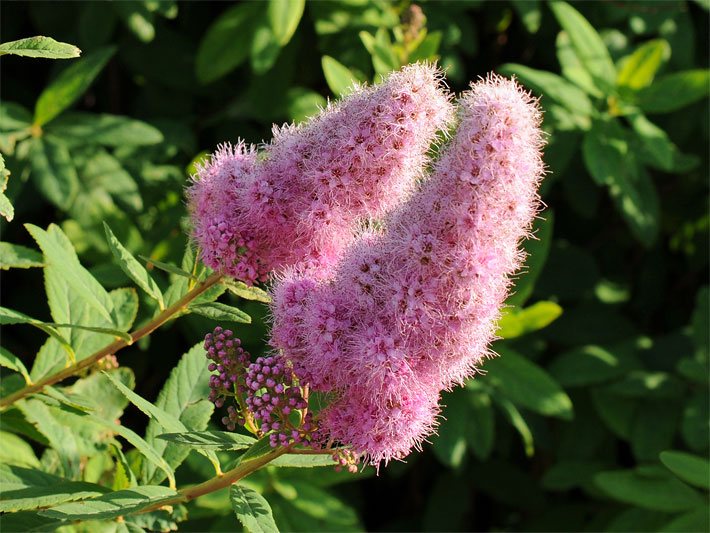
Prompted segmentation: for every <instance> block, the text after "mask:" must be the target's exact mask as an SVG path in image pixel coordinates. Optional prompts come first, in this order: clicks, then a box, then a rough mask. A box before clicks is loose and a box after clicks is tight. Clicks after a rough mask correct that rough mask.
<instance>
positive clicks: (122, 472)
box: [111, 443, 138, 490]
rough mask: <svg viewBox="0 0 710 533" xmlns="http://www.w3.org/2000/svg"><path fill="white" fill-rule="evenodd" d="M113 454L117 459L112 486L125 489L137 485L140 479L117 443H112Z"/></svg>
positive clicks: (115, 488)
mask: <svg viewBox="0 0 710 533" xmlns="http://www.w3.org/2000/svg"><path fill="white" fill-rule="evenodd" d="M111 454H112V455H113V456H114V457H115V459H116V470H115V472H114V475H113V484H112V485H111V488H113V490H123V489H128V488H130V487H135V486H137V485H138V481H137V480H136V475H135V474H134V473H133V470H132V469H131V465H130V464H128V460H127V459H126V456H125V455H123V452H122V451H121V449H120V448H119V447H118V446H117V445H116V444H115V443H113V444H112V445H111Z"/></svg>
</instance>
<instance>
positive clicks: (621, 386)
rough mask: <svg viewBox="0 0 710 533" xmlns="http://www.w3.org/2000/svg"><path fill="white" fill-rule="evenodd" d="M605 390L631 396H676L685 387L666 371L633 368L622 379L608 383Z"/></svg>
mask: <svg viewBox="0 0 710 533" xmlns="http://www.w3.org/2000/svg"><path fill="white" fill-rule="evenodd" d="M607 390H608V391H610V392H613V393H614V394H617V395H619V396H629V397H633V398H642V399H647V398H677V397H680V396H682V395H683V393H684V392H685V387H684V385H683V383H682V382H681V380H680V379H678V378H677V377H675V376H673V375H672V374H669V373H667V372H648V371H644V370H634V371H632V372H630V373H628V374H627V375H626V376H625V377H624V379H623V380H620V381H617V382H616V383H613V384H612V385H609V386H608V387H607Z"/></svg>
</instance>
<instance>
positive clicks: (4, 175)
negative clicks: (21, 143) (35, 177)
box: [0, 154, 15, 222]
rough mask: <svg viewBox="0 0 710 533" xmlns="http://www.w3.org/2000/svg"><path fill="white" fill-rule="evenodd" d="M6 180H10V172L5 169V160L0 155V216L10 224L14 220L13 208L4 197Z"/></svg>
mask: <svg viewBox="0 0 710 533" xmlns="http://www.w3.org/2000/svg"><path fill="white" fill-rule="evenodd" d="M8 179H10V171H9V170H7V168H5V159H4V158H3V156H2V154H0V215H1V216H3V217H4V218H5V220H7V221H8V222H10V221H12V219H13V218H15V208H14V207H13V206H12V202H10V199H9V198H8V197H7V196H5V190H6V189H7V181H8Z"/></svg>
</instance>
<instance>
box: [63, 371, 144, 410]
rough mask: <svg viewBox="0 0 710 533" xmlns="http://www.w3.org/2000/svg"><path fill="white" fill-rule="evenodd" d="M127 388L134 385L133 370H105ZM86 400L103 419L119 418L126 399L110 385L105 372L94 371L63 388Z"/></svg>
mask: <svg viewBox="0 0 710 533" xmlns="http://www.w3.org/2000/svg"><path fill="white" fill-rule="evenodd" d="M107 373H108V374H111V375H112V376H113V377H114V378H115V379H117V380H119V381H121V383H123V384H124V385H126V386H127V387H129V388H131V389H132V388H133V387H134V386H135V376H134V375H133V371H132V370H131V369H130V368H127V367H120V368H115V369H113V370H109V371H108V372H107ZM65 390H67V391H69V392H71V393H72V394H74V395H78V396H80V397H81V398H84V399H85V400H86V401H88V402H89V403H90V404H91V406H92V407H93V409H94V411H93V412H94V414H95V415H97V416H100V417H101V418H103V419H105V420H117V419H119V418H121V415H122V414H123V410H124V409H125V408H126V406H127V405H128V400H127V399H126V397H125V396H124V395H123V394H121V393H120V392H119V391H118V390H116V388H115V387H114V386H113V385H111V382H110V381H109V379H108V377H106V374H104V373H102V372H95V373H93V374H90V375H88V376H86V377H84V378H81V379H79V380H77V381H76V382H75V383H74V384H73V385H72V386H71V388H69V389H65Z"/></svg>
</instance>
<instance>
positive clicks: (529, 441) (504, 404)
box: [494, 395, 535, 457]
mask: <svg viewBox="0 0 710 533" xmlns="http://www.w3.org/2000/svg"><path fill="white" fill-rule="evenodd" d="M494 399H495V401H496V405H497V406H498V407H499V408H500V410H501V411H503V414H504V415H505V417H506V418H507V419H508V421H509V422H510V423H511V424H512V426H513V427H514V428H515V430H516V431H517V432H518V434H519V435H520V438H522V439H523V446H524V448H525V455H527V456H528V457H532V456H533V455H534V454H535V443H534V439H533V434H532V431H530V427H528V424H527V422H525V418H524V417H523V415H522V414H521V413H520V411H518V409H517V407H515V405H513V403H512V402H510V401H508V400H507V399H506V398H503V397H500V396H498V395H496V396H494Z"/></svg>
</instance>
